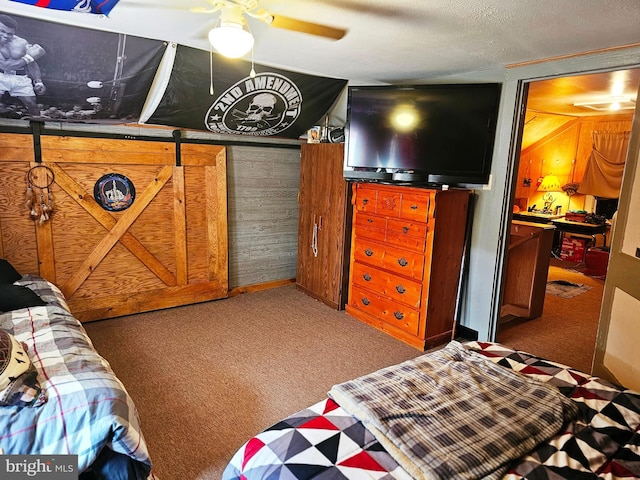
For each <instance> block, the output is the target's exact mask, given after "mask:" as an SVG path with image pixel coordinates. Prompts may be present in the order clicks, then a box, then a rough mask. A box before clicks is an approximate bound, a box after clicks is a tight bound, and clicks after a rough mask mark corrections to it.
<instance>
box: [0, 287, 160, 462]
mask: <svg viewBox="0 0 640 480" xmlns="http://www.w3.org/2000/svg"><path fill="white" fill-rule="evenodd" d="M15 284H16V285H23V286H26V287H28V288H30V289H32V290H34V291H35V292H36V293H37V294H38V295H39V296H40V297H41V298H42V299H43V300H44V301H45V302H46V303H47V305H46V306H41V307H31V308H23V309H20V310H14V311H12V312H7V313H3V314H1V315H0V327H1V328H4V329H6V330H8V331H9V332H11V333H13V335H15V337H16V339H17V340H19V341H22V342H24V343H25V344H26V345H27V347H28V353H29V356H30V358H31V360H32V362H33V364H34V365H35V367H36V369H37V370H38V379H39V381H40V383H41V385H42V387H43V389H45V390H46V395H47V401H46V403H44V405H42V406H40V407H35V408H22V409H18V408H17V407H2V408H0V449H1V450H2V451H3V453H4V454H23V455H24V454H77V455H78V469H79V471H80V472H82V471H85V470H86V469H87V468H89V467H90V465H91V464H92V463H93V462H94V460H95V459H96V458H97V456H98V455H99V454H100V453H101V451H102V450H103V449H105V448H109V449H111V450H112V451H114V452H117V453H121V454H124V455H127V456H129V457H131V458H132V459H134V460H137V461H139V462H141V463H142V464H144V465H146V466H147V468H146V471H147V474H148V473H149V470H150V468H151V462H150V460H149V455H148V452H147V446H146V444H145V441H144V438H143V436H142V433H141V431H140V425H139V419H138V413H137V411H136V408H135V406H134V404H133V401H132V399H131V398H130V397H129V394H128V393H127V392H126V390H125V388H124V386H123V385H122V383H121V382H120V380H118V378H117V377H116V376H115V374H114V373H113V371H112V370H111V367H110V366H109V364H108V363H107V361H106V360H104V359H103V358H102V357H101V356H100V355H98V353H97V352H96V351H95V350H94V348H93V345H92V344H91V340H90V339H89V337H88V336H87V334H86V333H85V330H84V328H83V327H82V324H81V323H80V322H79V321H78V320H76V319H75V318H74V317H73V316H72V315H71V313H69V310H68V306H67V304H66V301H65V299H64V297H63V295H62V293H61V292H60V290H59V289H58V288H57V287H56V286H55V285H53V284H51V283H49V282H47V281H46V280H44V279H42V278H40V277H36V276H31V275H25V276H23V278H22V279H21V280H20V281H18V282H16V283H15ZM142 470H145V468H143V469H142Z"/></svg>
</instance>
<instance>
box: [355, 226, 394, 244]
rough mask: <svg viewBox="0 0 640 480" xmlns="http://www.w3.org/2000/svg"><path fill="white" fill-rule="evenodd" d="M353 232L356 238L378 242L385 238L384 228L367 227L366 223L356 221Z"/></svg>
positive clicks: (382, 241)
mask: <svg viewBox="0 0 640 480" xmlns="http://www.w3.org/2000/svg"><path fill="white" fill-rule="evenodd" d="M355 232H356V238H358V237H359V238H368V239H370V240H375V241H376V242H380V243H384V242H385V241H386V238H387V231H386V230H381V229H378V228H373V227H369V226H368V225H360V224H357V223H356V228H355Z"/></svg>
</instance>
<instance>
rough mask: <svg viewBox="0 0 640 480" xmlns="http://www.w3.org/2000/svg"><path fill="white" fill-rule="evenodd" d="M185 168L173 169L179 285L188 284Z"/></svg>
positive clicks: (174, 219) (174, 220) (174, 218)
mask: <svg viewBox="0 0 640 480" xmlns="http://www.w3.org/2000/svg"><path fill="white" fill-rule="evenodd" d="M184 199H185V191H184V167H173V222H174V229H175V245H176V277H177V283H178V285H184V284H186V283H187V278H188V276H187V273H188V272H187V265H188V264H187V210H186V207H185V204H184Z"/></svg>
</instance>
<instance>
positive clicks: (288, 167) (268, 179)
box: [227, 146, 300, 288]
mask: <svg viewBox="0 0 640 480" xmlns="http://www.w3.org/2000/svg"><path fill="white" fill-rule="evenodd" d="M227 177H228V180H227V187H228V207H229V211H228V224H229V287H230V288H238V287H246V286H252V285H260V284H264V283H270V282H278V281H282V280H293V279H295V278H296V267H297V257H298V191H299V187H300V150H299V149H297V148H277V147H269V148H264V147H245V146H229V147H227Z"/></svg>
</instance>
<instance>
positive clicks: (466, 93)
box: [344, 83, 501, 185]
mask: <svg viewBox="0 0 640 480" xmlns="http://www.w3.org/2000/svg"><path fill="white" fill-rule="evenodd" d="M500 92H501V84H499V83H482V84H454V85H451V84H448V85H410V86H405V85H403V86H363V87H349V91H348V103H347V123H346V126H345V144H346V145H345V162H344V176H345V178H346V179H347V180H352V181H358V180H359V181H381V182H404V183H433V184H454V185H455V184H485V183H488V181H489V174H490V171H491V158H492V155H493V144H494V140H495V132H496V123H497V122H496V120H497V116H498V104H499V101H500Z"/></svg>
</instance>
